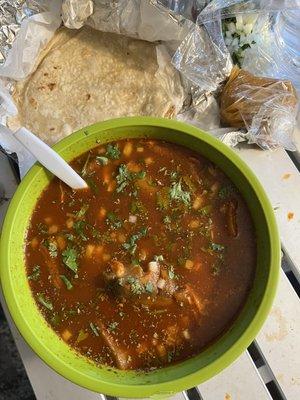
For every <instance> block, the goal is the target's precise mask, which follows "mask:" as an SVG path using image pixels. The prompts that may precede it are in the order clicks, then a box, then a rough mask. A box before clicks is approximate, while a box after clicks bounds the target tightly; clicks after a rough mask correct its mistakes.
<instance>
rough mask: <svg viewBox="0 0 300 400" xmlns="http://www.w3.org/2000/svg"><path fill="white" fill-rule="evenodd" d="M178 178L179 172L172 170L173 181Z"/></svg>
mask: <svg viewBox="0 0 300 400" xmlns="http://www.w3.org/2000/svg"><path fill="white" fill-rule="evenodd" d="M177 178H178V172H176V171H172V172H170V179H171V181H175V180H176V179H177Z"/></svg>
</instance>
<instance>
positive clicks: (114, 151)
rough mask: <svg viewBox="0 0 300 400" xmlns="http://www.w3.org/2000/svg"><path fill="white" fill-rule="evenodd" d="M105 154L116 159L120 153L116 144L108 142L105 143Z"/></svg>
mask: <svg viewBox="0 0 300 400" xmlns="http://www.w3.org/2000/svg"><path fill="white" fill-rule="evenodd" d="M105 155H106V157H107V158H110V159H111V160H118V159H119V158H120V155H121V152H120V150H119V147H118V145H117V144H115V145H113V144H110V143H109V144H108V145H107V148H106V153H105Z"/></svg>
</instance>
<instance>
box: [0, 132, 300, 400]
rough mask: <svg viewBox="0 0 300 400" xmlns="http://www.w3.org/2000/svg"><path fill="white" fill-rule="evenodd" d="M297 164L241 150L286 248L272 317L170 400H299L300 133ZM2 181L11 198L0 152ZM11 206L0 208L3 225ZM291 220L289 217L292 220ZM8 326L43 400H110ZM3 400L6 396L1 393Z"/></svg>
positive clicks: (12, 185) (9, 175)
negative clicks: (61, 370) (244, 345)
mask: <svg viewBox="0 0 300 400" xmlns="http://www.w3.org/2000/svg"><path fill="white" fill-rule="evenodd" d="M296 135H297V137H298V139H297V143H298V144H297V145H298V152H296V153H294V155H293V160H294V161H292V159H291V158H290V157H289V155H288V154H287V153H286V152H285V151H284V150H282V149H279V150H276V151H273V152H269V151H262V150H259V149H257V148H249V147H244V148H239V149H237V152H238V153H239V155H240V156H241V157H242V158H243V159H244V160H245V161H246V162H247V164H248V165H249V166H250V167H251V168H252V169H253V171H254V172H255V173H256V175H257V177H258V178H259V179H260V181H261V183H262V184H263V186H264V188H265V190H266V192H267V194H268V196H269V198H270V200H271V203H272V205H273V207H274V210H275V214H276V218H277V222H278V226H279V230H280V236H281V243H282V268H281V273H280V281H279V287H278V291H277V295H276V299H275V302H274V304H273V307H272V310H271V313H270V315H269V317H268V319H267V321H266V323H265V324H264V326H263V328H262V330H261V331H260V333H259V335H258V336H257V338H256V339H255V341H254V342H253V343H252V344H251V346H250V347H249V348H248V350H247V351H245V352H244V353H243V354H242V355H241V356H240V357H239V358H238V359H237V360H236V361H235V362H234V363H233V364H232V365H231V366H230V367H228V368H227V369H225V370H224V371H223V372H221V373H220V374H219V375H217V376H216V377H214V378H213V379H211V380H209V381H207V382H205V383H204V384H201V385H199V386H198V387H196V388H194V389H191V390H189V391H188V392H182V393H178V394H177V395H175V396H173V397H172V398H171V400H184V399H186V400H187V399H190V400H199V399H200V400H201V399H203V400H268V399H269V400H270V399H274V400H281V399H286V400H298V399H300V301H299V294H300V172H299V170H298V168H299V165H300V163H299V160H300V129H299V128H298V130H297V132H296ZM0 182H1V184H2V186H4V189H5V196H6V197H8V198H11V197H12V195H13V193H14V191H15V189H16V186H17V182H16V179H15V176H14V174H13V172H12V169H11V167H10V164H9V162H8V161H7V159H6V158H5V156H3V155H1V153H0ZM7 206H8V201H7V202H4V203H3V204H2V205H1V206H0V221H1V220H2V219H3V217H4V214H5V211H6V208H7ZM288 215H289V217H288ZM0 297H1V303H2V305H3V308H4V311H5V314H6V317H7V319H8V323H9V325H10V328H11V331H12V334H13V337H14V340H15V342H16V345H17V348H18V350H19V353H20V355H21V358H22V360H23V363H24V366H25V369H26V372H27V374H28V377H29V379H30V382H31V385H32V388H33V390H34V392H35V395H36V397H37V399H38V400H100V399H101V400H106V399H107V400H109V399H111V398H108V397H106V396H104V395H101V394H97V393H94V392H91V391H88V390H86V389H83V388H80V387H78V386H76V385H74V384H73V383H71V382H69V381H67V380H66V379H64V378H62V377H61V376H60V375H58V374H56V373H55V372H54V371H52V370H51V369H50V368H49V367H48V366H47V365H46V364H45V363H44V362H43V361H41V360H40V359H39V358H38V357H37V356H36V355H35V353H34V352H33V351H32V350H31V349H30V348H29V347H28V345H27V344H26V343H25V341H24V340H23V339H22V337H21V336H20V334H19V332H18V331H17V329H16V327H15V325H14V323H13V322H12V320H11V318H10V315H9V313H8V311H7V308H6V305H5V303H4V300H3V297H2V294H1V296H0ZM0 398H1V394H0Z"/></svg>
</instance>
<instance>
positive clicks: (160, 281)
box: [157, 279, 166, 289]
mask: <svg viewBox="0 0 300 400" xmlns="http://www.w3.org/2000/svg"><path fill="white" fill-rule="evenodd" d="M165 286H166V281H165V280H164V279H159V280H158V282H157V287H158V289H163V288H164V287H165Z"/></svg>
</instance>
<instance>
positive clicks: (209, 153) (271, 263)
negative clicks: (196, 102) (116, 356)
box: [0, 117, 280, 397]
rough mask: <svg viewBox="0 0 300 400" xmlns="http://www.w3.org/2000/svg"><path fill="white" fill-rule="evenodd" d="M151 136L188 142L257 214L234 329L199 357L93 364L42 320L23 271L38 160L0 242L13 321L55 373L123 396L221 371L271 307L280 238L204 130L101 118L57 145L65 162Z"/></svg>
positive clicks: (249, 180) (160, 390)
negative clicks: (247, 283) (153, 367)
mask: <svg viewBox="0 0 300 400" xmlns="http://www.w3.org/2000/svg"><path fill="white" fill-rule="evenodd" d="M135 137H151V138H157V139H164V140H167V141H169V142H174V143H178V144H181V145H183V146H186V147H188V148H191V149H193V150H195V151H196V152H198V153H199V154H202V155H204V156H205V157H207V158H208V159H210V160H211V161H213V162H214V163H215V164H217V165H218V166H219V167H220V168H221V169H222V170H223V171H224V172H225V173H226V174H227V175H228V176H229V177H230V179H231V180H232V181H233V182H234V183H235V185H236V186H237V187H238V188H239V190H240V191H241V193H242V194H243V196H244V198H245V200H246V202H247V204H248V207H249V209H250V211H251V214H252V218H253V220H254V224H255V228H256V235H257V246H258V249H257V251H258V261H257V269H256V275H255V281H254V285H253V289H252V291H251V293H250V294H249V297H248V300H247V303H246V304H245V306H244V307H243V309H242V311H241V313H240V315H239V316H238V318H237V319H236V320H235V322H234V324H233V325H232V326H231V328H230V329H229V330H228V331H227V332H226V333H225V334H224V335H223V336H222V337H220V338H219V339H218V341H216V342H215V343H213V344H212V345H210V346H209V347H208V348H206V349H205V350H204V351H203V352H202V353H200V354H199V355H198V356H196V357H193V358H191V359H189V360H186V361H184V362H181V363H179V364H177V365H173V366H170V367H166V368H163V369H160V370H157V371H153V372H149V373H141V372H132V371H131V372H122V371H119V370H114V369H112V368H106V367H101V368H100V367H97V366H95V365H94V364H93V363H91V362H89V361H88V360H87V359H86V358H84V357H83V356H80V355H78V354H76V353H75V352H74V351H72V350H71V349H70V347H69V346H68V345H67V344H65V343H64V342H63V341H62V340H61V339H60V338H59V337H58V336H57V335H56V334H55V333H54V332H53V331H52V329H51V328H50V327H49V326H48V325H47V324H46V322H45V320H44V319H43V317H42V315H41V314H40V313H39V311H38V308H37V306H36V304H35V302H34V300H33V297H32V295H31V292H30V288H29V284H28V281H27V278H26V274H25V263H24V246H25V237H26V232H27V228H28V224H29V221H30V217H31V214H32V211H33V210H34V208H35V204H36V201H37V199H38V197H39V196H40V194H41V192H42V190H43V189H44V188H45V187H46V186H47V185H48V183H49V182H50V180H51V178H52V175H51V174H49V173H48V172H46V171H45V169H44V168H43V167H41V166H40V165H39V164H38V163H37V164H36V165H34V166H33V167H32V168H31V169H30V171H29V172H28V174H27V175H26V176H25V178H24V179H23V181H22V182H21V184H20V185H19V187H18V190H17V191H16V193H15V195H14V197H13V199H12V201H11V203H10V206H9V209H8V212H7V215H6V218H5V222H4V226H3V230H2V236H1V244H0V265H1V270H0V272H1V275H0V276H1V283H2V287H3V292H4V296H5V299H6V302H7V305H8V308H9V311H10V313H11V315H12V317H13V320H14V322H15V324H16V326H17V328H18V329H19V331H20V332H21V334H22V335H23V337H24V338H25V340H26V341H27V343H28V344H29V345H30V346H31V347H32V349H33V350H34V351H35V352H36V353H37V354H38V355H39V356H40V357H41V359H42V360H44V361H45V362H46V363H47V364H48V365H49V366H50V367H51V368H53V369H54V370H55V371H56V372H58V373H59V374H61V375H62V376H64V377H65V378H67V379H69V380H70V381H72V382H74V383H76V384H78V385H80V386H83V387H86V388H88V389H90V390H93V391H96V392H101V393H105V394H108V395H111V396H120V397H150V396H154V395H155V397H157V396H158V397H168V396H170V395H172V394H174V393H176V392H179V391H181V390H184V389H188V388H191V387H193V386H196V385H198V384H199V383H201V382H203V381H205V380H207V379H209V378H211V377H212V376H214V375H216V374H217V373H219V372H220V371H221V370H222V369H223V368H225V367H227V366H228V365H229V364H230V363H232V362H233V361H234V360H235V359H236V358H237V357H238V356H239V355H240V354H241V353H242V352H243V351H244V350H245V349H246V348H247V346H249V344H250V343H251V342H252V341H253V339H254V338H255V336H256V335H257V333H258V332H259V330H260V328H261V326H262V324H263V323H264V321H265V319H266V317H267V315H268V312H269V310H270V307H271V304H272V301H273V298H274V295H275V291H276V285H277V281H278V275H279V266H280V241H279V236H278V232H277V227H276V222H275V217H274V214H273V210H272V207H271V205H270V203H269V201H268V199H267V196H266V194H265V192H264V190H263V188H262V186H261V185H260V183H259V182H258V180H257V178H256V177H255V175H254V174H253V172H252V171H251V170H250V169H249V168H248V167H247V165H246V164H245V163H244V162H243V161H242V160H241V159H240V158H239V157H238V156H237V155H236V153H235V152H234V151H233V150H231V149H230V148H228V147H227V146H225V145H224V144H222V143H221V142H219V141H218V140H217V139H215V138H213V137H212V136H210V135H209V134H207V133H204V132H202V131H200V130H199V129H196V128H195V127H192V126H190V125H186V124H183V123H180V122H177V121H172V120H167V119H157V118H151V117H133V118H121V119H115V120H111V121H106V122H101V123H98V124H95V125H92V126H90V127H88V128H85V129H81V130H80V131H78V132H76V133H74V134H72V135H70V136H69V137H67V138H66V139H64V140H62V141H61V142H59V143H58V144H57V145H55V146H54V149H55V150H56V151H57V152H58V153H59V154H60V155H62V156H63V157H64V158H65V159H66V160H67V161H70V160H72V159H73V158H74V157H76V156H78V155H80V154H82V153H84V152H86V151H87V150H89V149H91V148H93V147H95V146H97V145H98V143H105V142H108V141H112V140H117V139H121V138H135Z"/></svg>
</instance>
